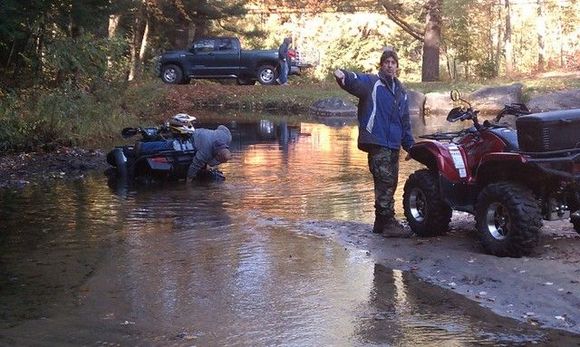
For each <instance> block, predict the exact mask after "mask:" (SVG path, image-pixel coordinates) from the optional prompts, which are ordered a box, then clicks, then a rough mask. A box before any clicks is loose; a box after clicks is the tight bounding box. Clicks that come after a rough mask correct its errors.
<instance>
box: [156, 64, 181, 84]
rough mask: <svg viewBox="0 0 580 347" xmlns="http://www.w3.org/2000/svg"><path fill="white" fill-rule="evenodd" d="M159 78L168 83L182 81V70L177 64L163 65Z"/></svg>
mask: <svg viewBox="0 0 580 347" xmlns="http://www.w3.org/2000/svg"><path fill="white" fill-rule="evenodd" d="M161 80H163V82H165V83H169V84H180V83H183V71H181V68H180V67H179V66H177V65H173V64H169V65H165V66H163V67H162V68H161Z"/></svg>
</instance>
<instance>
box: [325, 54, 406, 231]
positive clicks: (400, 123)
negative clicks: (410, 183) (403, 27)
mask: <svg viewBox="0 0 580 347" xmlns="http://www.w3.org/2000/svg"><path fill="white" fill-rule="evenodd" d="M398 68H399V58H398V56H397V53H396V52H395V51H394V50H393V49H392V48H387V49H385V50H384V51H383V53H382V55H381V58H380V62H379V73H378V74H362V73H355V72H351V71H346V70H341V69H337V70H336V71H334V77H335V78H336V81H337V83H338V85H339V86H340V87H341V88H342V89H344V90H346V91H347V92H349V93H350V94H352V95H354V96H356V97H358V98H359V103H358V113H357V115H358V121H359V135H358V148H359V149H361V150H363V151H365V152H367V153H368V164H369V170H370V172H371V173H372V175H373V179H374V186H375V189H374V191H375V222H374V225H373V230H372V231H373V232H374V233H382V234H383V235H384V236H386V237H406V236H410V233H408V232H406V231H405V230H404V228H403V226H402V225H401V224H400V223H399V222H398V221H397V220H396V219H395V199H394V194H395V190H396V189H397V181H398V176H399V151H400V148H401V146H402V147H403V149H405V151H407V152H408V151H409V148H410V147H411V146H412V145H413V144H414V140H413V134H412V132H411V122H410V118H409V101H408V96H407V91H406V90H405V88H404V87H403V85H402V84H401V82H400V81H399V80H398V79H397V77H396V74H397V70H398ZM408 159H410V157H409V156H408V155H407V157H406V158H405V160H408Z"/></svg>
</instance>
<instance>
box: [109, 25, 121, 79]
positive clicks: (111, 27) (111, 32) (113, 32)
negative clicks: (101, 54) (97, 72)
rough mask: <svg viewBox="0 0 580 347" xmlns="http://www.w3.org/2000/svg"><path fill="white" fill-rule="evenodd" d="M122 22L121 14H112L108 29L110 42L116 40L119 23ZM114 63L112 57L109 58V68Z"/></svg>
mask: <svg viewBox="0 0 580 347" xmlns="http://www.w3.org/2000/svg"><path fill="white" fill-rule="evenodd" d="M120 20H121V15H120V14H111V15H110V16H109V27H108V38H109V41H110V40H113V39H114V38H115V35H117V28H119V21H120ZM112 65H113V62H112V61H111V56H107V67H109V68H110V67H111V66H112Z"/></svg>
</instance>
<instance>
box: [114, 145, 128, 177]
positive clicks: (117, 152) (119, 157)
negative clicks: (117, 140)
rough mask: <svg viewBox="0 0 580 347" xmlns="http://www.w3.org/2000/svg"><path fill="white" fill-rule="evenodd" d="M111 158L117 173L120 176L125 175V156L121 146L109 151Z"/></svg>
mask: <svg viewBox="0 0 580 347" xmlns="http://www.w3.org/2000/svg"><path fill="white" fill-rule="evenodd" d="M111 155H112V159H113V161H114V162H115V166H116V167H117V175H118V176H119V177H121V178H125V177H127V157H125V154H124V153H123V148H119V147H117V148H115V149H113V150H112V151H111Z"/></svg>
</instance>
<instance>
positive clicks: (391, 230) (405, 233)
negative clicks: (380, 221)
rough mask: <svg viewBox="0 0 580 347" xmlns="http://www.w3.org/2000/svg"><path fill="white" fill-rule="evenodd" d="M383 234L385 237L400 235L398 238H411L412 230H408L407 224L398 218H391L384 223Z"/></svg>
mask: <svg viewBox="0 0 580 347" xmlns="http://www.w3.org/2000/svg"><path fill="white" fill-rule="evenodd" d="M383 236H384V237H398V238H409V237H411V231H410V230H406V229H405V226H404V225H403V224H401V223H400V222H399V221H398V220H396V219H390V220H388V221H386V222H385V224H384V225H383Z"/></svg>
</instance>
